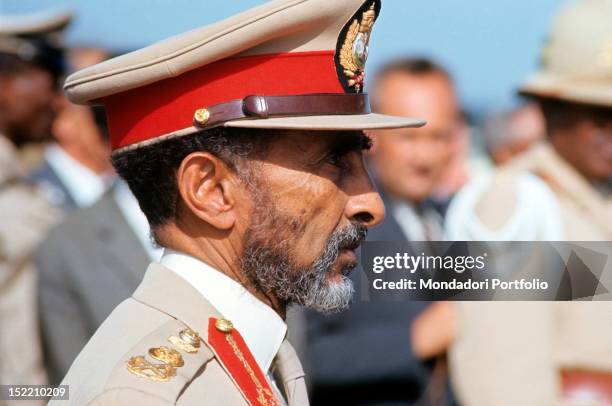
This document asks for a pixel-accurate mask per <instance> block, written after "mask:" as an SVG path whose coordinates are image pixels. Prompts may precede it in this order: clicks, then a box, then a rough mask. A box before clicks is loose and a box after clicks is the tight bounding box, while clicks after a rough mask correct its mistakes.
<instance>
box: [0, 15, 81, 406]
mask: <svg viewBox="0 0 612 406" xmlns="http://www.w3.org/2000/svg"><path fill="white" fill-rule="evenodd" d="M70 18H71V15H70V13H69V12H65V11H62V12H53V13H49V14H44V15H42V14H40V15H29V16H13V17H7V16H0V213H2V221H0V359H1V360H2V361H1V362H0V382H1V383H3V384H9V383H11V384H35V383H43V382H44V380H45V378H44V373H43V371H42V367H41V351H40V344H39V335H38V325H37V320H36V297H37V296H36V292H35V286H36V273H35V272H34V269H33V268H32V265H31V259H32V258H31V256H32V253H33V250H34V248H35V247H36V245H37V244H38V243H39V242H40V240H41V239H42V237H43V236H44V235H45V232H46V230H47V229H48V228H49V227H50V226H51V225H52V224H54V222H55V221H56V219H57V218H58V215H59V212H57V211H56V210H55V209H54V207H52V206H51V205H50V204H48V203H47V201H46V200H45V199H44V198H43V197H42V194H41V193H40V192H39V191H38V190H37V189H36V188H35V187H34V186H33V185H31V184H29V183H27V181H25V179H24V176H25V174H24V171H23V169H22V167H21V165H20V162H19V160H18V155H17V154H18V152H17V149H18V148H20V147H21V146H23V145H25V144H27V143H30V142H40V141H41V140H44V139H46V138H47V137H49V136H50V134H51V124H52V120H53V117H54V114H55V107H54V103H55V99H56V97H57V96H58V91H57V90H58V86H57V85H58V83H59V81H60V77H61V75H62V74H63V53H62V50H61V48H60V46H61V44H60V39H61V38H60V37H61V31H62V30H63V28H64V27H65V26H66V25H67V24H68V22H69V21H70ZM0 403H1V402H0Z"/></svg>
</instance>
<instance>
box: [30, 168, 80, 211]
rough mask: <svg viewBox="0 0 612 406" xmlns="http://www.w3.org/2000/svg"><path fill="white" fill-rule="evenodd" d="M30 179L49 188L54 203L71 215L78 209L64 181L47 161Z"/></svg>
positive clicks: (33, 172)
mask: <svg viewBox="0 0 612 406" xmlns="http://www.w3.org/2000/svg"><path fill="white" fill-rule="evenodd" d="M28 178H29V179H30V180H32V181H34V182H35V183H37V184H39V185H41V187H43V188H47V189H49V190H50V192H51V193H52V195H53V196H52V199H53V200H54V203H56V204H57V205H58V206H60V207H62V208H63V209H64V212H65V213H69V212H71V211H73V210H75V209H77V208H78V206H77V204H76V202H75V201H74V199H73V198H72V196H71V195H70V191H69V190H68V189H67V188H66V186H65V185H64V183H63V182H62V180H61V179H60V178H59V177H58V176H57V173H55V171H54V170H53V168H52V167H51V165H49V162H48V161H47V160H46V159H45V160H44V161H43V162H42V164H41V165H40V166H39V167H38V168H36V169H35V170H34V171H32V173H30V174H29V176H28Z"/></svg>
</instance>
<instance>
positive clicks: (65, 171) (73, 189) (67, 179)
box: [45, 144, 109, 207]
mask: <svg viewBox="0 0 612 406" xmlns="http://www.w3.org/2000/svg"><path fill="white" fill-rule="evenodd" d="M45 159H46V160H47V162H48V163H49V166H51V168H52V169H53V171H54V172H55V174H56V175H57V177H58V178H60V180H61V181H62V183H63V184H64V186H65V187H66V189H68V192H69V193H70V197H72V200H74V202H75V203H76V205H77V206H78V207H87V206H91V205H92V204H93V203H95V202H96V201H97V200H98V199H99V198H100V197H101V196H102V194H103V193H104V192H105V191H106V190H107V189H108V186H109V179H106V178H105V177H104V176H100V175H98V174H97V173H95V172H94V171H92V170H91V169H89V168H87V167H86V166H85V165H82V164H81V163H80V162H78V161H76V160H75V159H74V158H72V157H71V156H70V155H68V154H67V153H66V152H65V151H64V150H63V149H62V148H61V147H59V146H58V145H55V144H53V145H50V146H48V147H47V148H46V149H45Z"/></svg>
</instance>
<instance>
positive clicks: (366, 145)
mask: <svg viewBox="0 0 612 406" xmlns="http://www.w3.org/2000/svg"><path fill="white" fill-rule="evenodd" d="M370 148H372V139H371V138H370V137H369V136H367V135H366V134H365V133H364V132H363V131H350V132H338V133H336V134H335V135H334V137H333V139H332V140H331V141H330V143H329V149H331V150H333V151H335V152H343V153H348V152H352V151H361V150H369V149H370Z"/></svg>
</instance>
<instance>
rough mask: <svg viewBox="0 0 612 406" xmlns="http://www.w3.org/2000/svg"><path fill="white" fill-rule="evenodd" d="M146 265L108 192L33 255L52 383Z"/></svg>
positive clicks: (137, 280) (125, 295)
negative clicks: (37, 270)
mask: <svg viewBox="0 0 612 406" xmlns="http://www.w3.org/2000/svg"><path fill="white" fill-rule="evenodd" d="M149 262H150V261H149V257H148V256H147V253H146V251H145V249H144V247H143V246H142V244H141V243H140V241H139V240H138V239H137V237H136V235H135V234H134V232H133V231H132V229H131V228H130V227H129V225H128V224H127V222H126V220H125V219H124V217H123V215H122V213H121V212H120V210H119V207H118V206H117V204H116V203H115V200H114V198H113V194H112V192H110V191H109V192H107V193H106V194H105V195H104V196H103V197H102V199H101V200H100V201H98V202H97V203H96V204H94V205H93V206H91V207H88V208H85V209H81V210H77V211H75V212H73V213H72V214H71V215H70V216H69V217H68V218H67V219H66V221H65V222H64V223H62V224H61V225H60V226H58V227H57V228H56V229H54V230H53V231H52V232H51V233H50V234H49V236H48V237H47V239H46V240H45V242H44V243H43V244H42V245H41V247H40V249H39V251H38V254H37V266H38V269H39V271H40V318H41V325H42V336H43V344H44V350H45V361H46V366H47V368H48V373H49V378H50V382H51V383H52V384H57V383H59V382H60V381H61V379H62V378H63V377H64V375H65V373H66V372H67V371H68V368H69V367H70V365H71V363H72V361H73V360H74V358H75V357H76V356H77V355H78V353H79V352H80V350H81V349H82V347H83V346H84V345H85V344H86V343H87V341H88V340H89V338H90V337H91V336H92V335H93V333H94V332H95V331H96V329H97V328H98V326H99V325H100V324H101V323H102V321H104V319H105V318H106V317H107V316H108V315H109V314H110V313H111V311H112V310H113V309H114V308H115V307H116V306H117V305H118V304H119V303H120V302H122V301H123V300H124V299H126V298H128V297H130V295H131V294H132V292H133V291H134V289H136V287H137V286H138V284H139V283H140V281H141V279H142V277H143V275H144V270H145V269H146V268H147V265H148V263H149Z"/></svg>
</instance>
